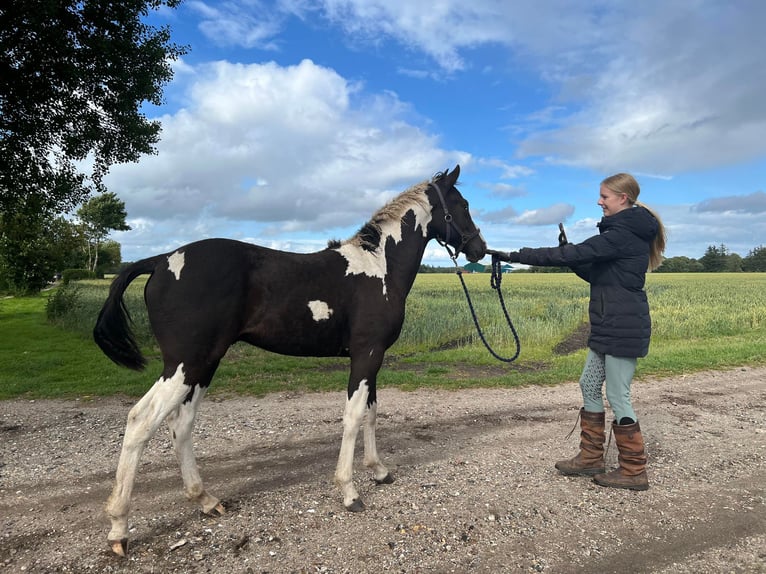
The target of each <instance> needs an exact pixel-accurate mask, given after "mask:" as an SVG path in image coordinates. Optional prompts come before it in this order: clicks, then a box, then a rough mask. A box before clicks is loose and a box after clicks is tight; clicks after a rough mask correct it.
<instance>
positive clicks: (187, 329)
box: [93, 165, 487, 556]
mask: <svg viewBox="0 0 766 574" xmlns="http://www.w3.org/2000/svg"><path fill="white" fill-rule="evenodd" d="M459 174H460V166H459V165H458V166H456V167H455V169H454V170H452V171H451V172H450V171H449V170H446V171H444V172H441V173H438V174H436V175H435V176H434V177H433V178H432V179H431V180H427V181H424V182H421V183H420V184H417V185H414V186H412V187H411V188H409V189H408V190H406V191H404V192H402V193H401V194H400V195H398V196H397V197H395V198H394V199H393V200H391V201H390V202H389V203H387V204H386V205H384V206H383V207H382V208H381V209H380V210H378V211H377V212H376V213H375V214H374V215H373V217H372V218H371V219H370V220H369V221H368V222H367V223H366V224H365V225H363V226H362V227H361V228H360V229H359V231H358V232H357V233H356V234H355V235H354V236H353V237H351V238H350V239H347V240H345V241H330V242H328V245H327V247H326V248H325V249H324V250H322V251H318V252H315V253H308V254H301V253H290V252H285V251H278V250H274V249H269V248H266V247H262V246H258V245H253V244H249V243H244V242H239V241H235V240H231V239H205V240H201V241H197V242H194V243H189V244H187V245H185V246H183V247H179V248H178V249H175V250H174V251H172V252H168V253H164V254H161V255H156V256H153V257H148V258H146V259H143V260H141V261H137V262H135V263H132V264H131V265H129V266H127V267H126V268H125V269H124V270H123V271H122V272H121V273H120V274H119V275H117V277H115V279H114V280H113V282H112V284H111V286H110V290H109V295H108V297H107V299H106V301H105V303H104V305H103V307H102V309H101V311H100V313H99V316H98V319H97V321H96V324H95V327H94V330H93V336H94V339H95V342H96V343H97V344H98V346H99V347H100V348H101V349H102V350H103V352H104V353H105V354H106V355H107V356H108V357H109V358H110V359H111V360H112V361H114V362H115V363H117V364H118V365H121V366H124V367H128V368H131V369H135V370H141V369H143V368H144V367H145V365H146V359H145V358H144V357H143V356H142V354H141V351H140V349H139V346H138V344H137V342H136V340H135V338H134V335H133V333H132V330H131V318H130V315H129V313H128V311H127V309H126V307H125V303H124V299H123V295H124V293H125V290H126V289H127V287H128V285H129V284H130V283H131V281H133V280H134V279H135V278H136V277H138V276H139V275H145V274H149V275H150V277H149V279H148V281H147V283H146V287H145V291H144V302H145V304H146V308H147V312H148V316H149V321H150V325H151V328H152V331H153V333H154V336H155V339H156V341H157V344H158V346H159V349H160V353H161V357H162V362H163V368H162V374H161V375H160V377H159V379H157V381H156V382H155V383H154V385H153V386H152V387H151V388H150V389H149V391H148V392H147V393H146V394H145V395H144V396H143V397H142V398H141V399H140V400H139V401H138V402H137V403H136V404H135V405H134V406H133V407H132V408H131V409H130V411H129V414H128V418H127V423H126V427H125V434H124V438H123V444H122V450H121V453H120V457H119V462H118V465H117V472H116V476H115V483H114V488H113V490H112V493H111V495H110V497H109V499H108V501H107V504H106V513H107V515H108V516H109V518H110V520H111V530H110V532H109V535H108V537H107V540H108V543H109V545H110V546H111V549H112V551H113V552H114V553H115V554H117V555H119V556H125V555H126V553H127V550H128V512H129V508H130V498H131V493H132V490H133V485H134V482H135V479H136V473H137V469H138V463H139V459H140V457H141V454H142V452H143V450H144V447H145V445H146V443H147V442H148V441H149V439H150V438H151V437H152V436H153V435H154V433H155V432H156V431H157V429H158V428H159V427H160V425H161V424H162V423H163V421H166V422H167V425H168V427H169V430H170V436H171V440H172V443H173V447H174V449H175V452H176V455H177V458H178V461H179V463H180V466H181V476H182V479H183V484H184V491H185V494H186V496H187V498H189V499H190V500H192V501H194V502H196V503H198V504H199V505H200V506H201V508H202V511H203V512H205V513H207V514H212V515H222V514H223V513H224V512H225V509H224V507H223V505H222V504H221V502H220V500H219V499H218V498H216V497H214V496H212V495H210V494H209V493H208V492H207V491H206V490H205V488H204V486H203V484H202V479H201V478H200V474H199V470H198V468H197V463H196V460H195V457H194V453H193V450H192V439H191V434H192V428H193V425H194V419H195V416H196V413H197V409H198V408H199V405H200V402H201V401H202V398H203V397H204V396H205V393H206V391H207V389H208V386H209V385H210V383H211V379H212V378H213V375H214V373H215V371H216V368H217V367H218V365H219V362H220V361H221V359H222V358H223V356H224V355H225V354H226V351H227V350H228V348H229V347H230V346H231V345H232V344H234V343H235V342H238V341H244V342H247V343H250V344H251V345H255V346H256V347H259V348H261V349H265V350H267V351H271V352H274V353H279V354H283V355H293V356H314V357H330V356H342V357H349V359H350V372H349V378H348V389H347V395H346V403H345V409H344V414H343V434H342V440H341V447H340V454H339V456H338V461H337V466H336V470H335V475H334V480H335V483H336V485H337V486H338V488H339V489H340V492H341V494H342V496H343V505H344V507H345V508H346V509H347V510H349V511H352V512H359V511H362V510H364V508H365V505H364V503H363V501H362V499H361V498H360V497H359V494H358V491H357V489H356V487H355V486H354V482H353V476H352V475H353V459H354V444H355V442H356V437H357V434H358V431H359V428H360V426H361V425H362V422H363V421H364V423H365V424H364V464H365V465H366V466H367V467H368V468H370V469H371V470H372V475H373V478H374V480H375V482H377V483H378V484H389V483H391V482H393V477H392V475H391V474H390V473H389V471H388V469H387V468H386V467H385V466H384V465H383V463H382V462H381V460H380V457H379V456H378V452H377V447H376V442H375V428H376V415H377V393H376V377H377V374H378V371H379V370H380V368H381V365H382V363H383V356H384V353H385V352H386V350H387V349H388V348H389V347H390V346H391V345H392V344H393V343H394V342H395V341H396V340H397V339H398V337H399V334H400V332H401V328H402V324H403V322H404V316H405V301H406V299H407V295H408V294H409V292H410V289H411V288H412V285H413V283H414V281H415V278H416V276H417V273H418V270H419V267H420V262H421V259H422V257H423V254H424V252H425V249H426V245H427V244H428V242H429V241H431V239H436V240H437V241H438V242H439V243H441V244H442V245H444V246H445V247H446V248H447V251H448V252H449V253H450V254H451V255H452V257H453V261H454V260H455V258H456V257H457V256H458V255H459V254H460V253H461V252H462V253H464V254H465V256H466V258H467V259H468V260H470V261H472V262H473V261H478V260H479V259H481V258H482V257H483V256H484V254H485V251H486V247H487V246H486V243H485V241H484V238H483V237H482V236H481V233H480V231H479V229H478V228H477V227H476V225H475V224H474V222H473V220H472V218H471V215H470V213H469V209H468V202H467V201H466V200H465V199H464V198H463V196H462V195H461V193H460V191H459V190H458V189H457V188H456V187H455V185H456V182H457V178H458V176H459ZM453 249H454V251H453Z"/></svg>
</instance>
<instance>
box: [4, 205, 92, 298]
mask: <svg viewBox="0 0 766 574" xmlns="http://www.w3.org/2000/svg"><path fill="white" fill-rule="evenodd" d="M30 230H34V233H30ZM19 237H21V238H22V239H19ZM81 253H82V238H81V237H80V235H79V233H78V231H77V228H76V227H75V226H74V225H73V224H72V223H71V222H69V221H67V220H66V219H64V218H63V217H55V218H52V219H51V218H48V217H45V216H43V215H39V216H38V217H30V216H29V215H28V214H18V215H16V216H10V215H9V216H6V217H5V218H3V220H2V232H1V233H0V290H2V291H10V292H16V293H28V292H35V291H39V290H40V289H42V288H43V287H45V285H46V284H47V283H48V282H49V281H50V280H51V279H52V278H53V275H54V273H56V272H59V271H62V270H63V269H66V268H69V267H79V266H80V265H82V261H81V260H80V259H79V257H81V255H80V254H81Z"/></svg>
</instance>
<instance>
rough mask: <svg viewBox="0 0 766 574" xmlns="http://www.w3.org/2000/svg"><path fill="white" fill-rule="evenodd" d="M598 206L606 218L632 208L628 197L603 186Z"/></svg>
mask: <svg viewBox="0 0 766 574" xmlns="http://www.w3.org/2000/svg"><path fill="white" fill-rule="evenodd" d="M598 205H599V207H601V209H602V210H603V211H604V216H608V215H614V214H615V213H619V212H620V211H622V210H623V209H626V208H627V207H630V204H629V203H628V196H627V195H625V194H624V193H615V192H613V191H612V190H611V189H609V188H608V187H605V186H603V185H602V186H601V189H600V190H599V196H598Z"/></svg>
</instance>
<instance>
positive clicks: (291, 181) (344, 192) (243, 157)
mask: <svg viewBox="0 0 766 574" xmlns="http://www.w3.org/2000/svg"><path fill="white" fill-rule="evenodd" d="M181 81H188V82H189V83H188V85H187V87H186V94H185V98H186V100H187V101H188V105H187V106H186V107H185V108H182V109H180V110H179V111H177V112H176V113H174V114H172V115H166V116H164V117H162V118H161V119H162V125H163V132H162V139H161V141H160V143H159V145H158V154H157V155H154V156H149V157H145V158H143V159H142V161H141V162H140V163H139V164H128V165H120V166H115V167H114V168H113V169H112V172H111V173H110V175H109V176H108V181H107V183H108V185H109V187H110V189H115V190H118V193H119V195H120V197H121V198H122V199H123V200H124V201H125V202H126V207H127V210H128V213H129V214H130V216H131V217H132V218H138V219H140V220H141V221H143V222H144V223H143V227H142V231H141V234H144V235H145V236H148V234H150V233H155V234H156V233H160V232H161V231H162V228H163V227H166V226H165V225H163V224H161V223H159V222H163V221H165V222H167V221H169V220H172V221H173V222H174V223H173V228H174V233H175V232H176V230H178V233H177V235H178V236H179V237H180V238H188V239H191V238H195V239H196V238H199V237H200V235H203V236H204V235H205V234H206V233H208V232H209V233H210V234H216V232H217V233H219V234H223V235H226V236H232V235H236V234H237V233H243V234H244V233H248V231H247V230H245V229H244V226H245V225H246V223H252V222H256V223H260V224H262V227H261V228H260V231H259V233H263V234H265V235H269V234H275V233H277V232H279V231H281V230H286V231H289V232H291V233H293V234H296V233H300V232H304V231H308V230H322V231H328V233H329V230H332V229H337V228H344V227H347V226H357V227H358V226H360V225H361V224H363V223H364V222H365V221H366V220H367V218H368V217H369V216H370V215H372V213H373V212H374V211H375V210H376V209H377V208H378V207H380V206H381V205H382V204H383V203H385V201H386V200H388V199H390V198H391V197H393V196H394V195H395V194H397V193H399V192H401V191H403V190H404V189H406V188H407V187H409V186H410V185H413V184H415V183H417V182H419V181H422V180H423V179H426V178H427V177H429V176H430V175H432V174H433V171H434V166H443V167H444V168H447V167H450V168H451V167H454V165H455V164H456V163H463V164H469V163H470V161H471V158H470V156H469V155H468V154H465V153H463V152H451V151H446V150H443V149H441V148H440V147H439V142H438V139H437V137H436V136H435V135H432V134H429V133H426V132H424V131H423V130H421V129H420V128H419V127H417V126H415V125H413V124H410V123H407V121H406V116H407V115H408V114H410V111H409V109H408V107H407V106H406V105H404V104H403V103H402V102H400V101H399V100H398V98H397V97H396V96H395V95H394V94H392V93H379V94H373V95H365V94H362V93H361V92H360V90H359V86H358V85H356V84H354V83H351V82H348V81H347V80H345V79H344V78H342V77H341V76H339V75H338V74H337V73H335V72H334V71H332V70H330V69H328V68H324V67H322V66H317V65H316V64H314V63H313V62H311V61H309V60H304V61H303V62H301V63H300V64H298V65H295V66H290V67H281V66H278V65H276V64H274V63H266V64H252V65H243V64H231V63H228V62H215V63H211V64H207V65H203V66H200V67H199V68H197V69H196V70H195V73H194V74H187V75H185V76H184V77H183V78H181ZM202 221H205V222H206V223H205V227H204V228H200V227H199V226H198V225H197V224H196V223H195V222H202ZM147 222H157V223H155V224H154V225H151V224H149V223H147ZM237 222H239V223H237ZM240 228H241V229H240ZM249 233H252V229H251V230H250V231H249ZM141 234H139V233H135V234H132V235H131V236H130V240H129V241H128V240H127V236H126V244H127V245H126V246H127V249H126V251H127V255H126V258H130V248H131V245H130V242H137V241H142V240H141V238H140V237H139V236H140V235H141ZM117 239H118V240H120V238H117ZM147 240H148V238H147ZM161 243H162V242H161V241H160V242H158V244H161ZM173 247H175V245H174V246H173ZM152 251H155V250H152Z"/></svg>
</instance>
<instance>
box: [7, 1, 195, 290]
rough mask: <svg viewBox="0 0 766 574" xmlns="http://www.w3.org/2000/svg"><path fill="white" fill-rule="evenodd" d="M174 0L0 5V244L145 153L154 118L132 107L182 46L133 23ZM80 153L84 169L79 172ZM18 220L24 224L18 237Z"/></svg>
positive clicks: (153, 98)
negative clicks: (111, 169)
mask: <svg viewBox="0 0 766 574" xmlns="http://www.w3.org/2000/svg"><path fill="white" fill-rule="evenodd" d="M180 1H181V0H126V1H124V2H113V1H111V0H89V1H87V2H82V1H81V0H58V1H56V2H51V1H50V0H5V1H4V2H2V3H0V240H2V241H3V243H4V244H5V246H6V247H8V248H10V249H16V250H19V251H28V248H29V247H30V246H31V245H33V244H35V243H36V242H37V240H38V238H39V233H40V232H41V231H42V230H43V228H44V225H40V224H41V222H44V221H45V220H46V219H52V218H53V217H55V216H57V215H60V214H62V213H66V212H67V211H69V210H71V209H73V208H74V207H75V206H76V205H78V204H79V203H81V202H82V201H83V200H85V199H86V198H87V197H88V195H89V194H90V193H92V192H93V191H104V186H103V183H102V179H103V176H104V175H105V174H106V173H107V171H108V170H109V167H110V166H112V165H114V164H116V163H124V162H131V161H137V160H138V159H139V157H140V156H141V155H142V154H150V153H155V147H154V146H155V144H156V143H157V141H158V140H159V133H160V124H159V122H157V121H150V120H148V119H147V118H146V116H145V115H144V114H143V112H142V109H141V108H142V106H143V104H144V103H146V102H149V103H152V104H156V105H158V104H160V103H162V88H163V87H164V85H165V84H167V83H168V82H169V81H170V80H171V78H172V75H173V72H172V68H171V62H172V61H173V60H176V59H178V58H179V57H180V56H181V55H183V54H185V53H186V48H185V47H179V46H177V45H175V44H172V43H170V30H169V29H168V28H167V27H162V28H155V27H153V26H150V25H148V24H146V23H145V22H144V21H143V20H142V19H143V18H145V17H146V16H147V15H148V13H149V11H150V10H156V9H159V8H160V7H162V6H167V7H170V8H175V7H176V6H177V5H178V4H179V3H180ZM86 159H87V160H88V163H89V164H91V165H92V169H90V170H89V173H84V172H82V171H80V168H79V166H80V165H82V163H83V160H86ZM19 217H22V219H23V218H28V219H29V220H30V222H31V223H34V225H32V224H30V225H29V226H28V233H26V234H24V233H21V231H22V230H23V226H21V227H19V225H18V223H19V222H18V218H19ZM11 229H12V233H10V235H3V234H5V232H6V231H8V230H11ZM9 242H10V243H11V244H10V245H9ZM13 275H14V276H16V277H23V276H24V275H25V273H24V270H14V271H13Z"/></svg>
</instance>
